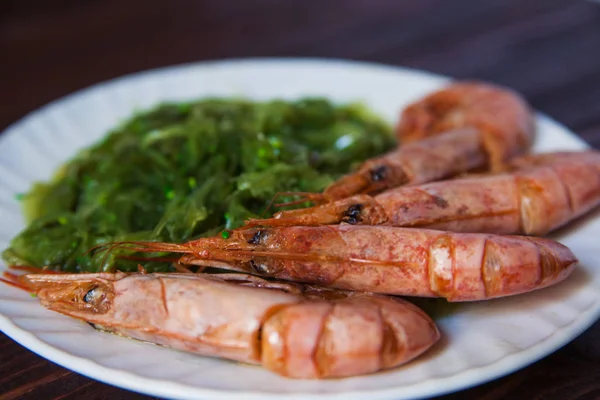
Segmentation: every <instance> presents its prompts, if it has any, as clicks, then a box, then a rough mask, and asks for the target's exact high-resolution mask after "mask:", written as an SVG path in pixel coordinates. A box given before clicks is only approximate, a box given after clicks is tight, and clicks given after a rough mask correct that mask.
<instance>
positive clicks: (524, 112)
mask: <svg viewBox="0 0 600 400" xmlns="http://www.w3.org/2000/svg"><path fill="white" fill-rule="evenodd" d="M396 132H397V136H398V137H399V139H400V141H401V142H402V144H403V145H402V146H401V147H399V148H397V149H396V150H393V151H392V152H390V153H387V154H385V155H383V156H380V157H376V158H373V159H370V160H368V161H366V162H365V163H364V164H362V165H361V166H360V167H359V168H358V170H356V171H355V172H353V173H350V174H349V175H346V176H344V177H342V178H340V179H339V180H338V181H336V182H334V183H333V184H332V185H330V186H329V187H328V188H326V189H325V191H324V192H323V193H301V195H302V196H303V197H302V199H300V200H298V201H296V202H294V203H300V202H304V201H306V200H310V201H312V202H313V203H315V204H323V203H327V202H331V201H335V200H340V199H344V198H346V197H350V196H352V195H355V194H375V193H378V192H381V191H384V190H386V189H390V188H393V187H396V186H401V185H406V184H419V183H426V182H431V181H435V180H440V179H444V178H449V177H453V176H456V175H459V174H461V173H464V172H468V171H472V170H486V169H489V170H492V171H498V170H500V169H502V168H503V166H504V163H505V162H506V161H507V160H509V159H510V158H511V157H514V156H517V155H519V154H522V153H525V152H527V151H528V150H529V149H530V147H531V145H532V143H533V138H534V134H535V125H534V119H533V115H532V113H531V111H530V109H529V106H528V105H527V104H526V103H525V101H524V100H523V99H522V98H521V97H519V96H518V95H517V94H516V93H514V92H512V91H509V90H508V89H503V88H500V87H498V86H494V85H490V84H486V83H478V82H459V83H454V84H451V85H449V86H448V87H446V88H445V89H442V90H440V91H438V92H435V93H433V94H431V95H429V96H427V97H425V98H424V99H422V100H420V101H418V102H416V103H414V104H412V105H410V106H409V107H407V108H406V110H405V111H404V112H403V114H402V118H401V120H400V122H399V124H398V126H397V129H396ZM294 203H288V204H294Z"/></svg>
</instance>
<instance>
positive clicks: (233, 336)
mask: <svg viewBox="0 0 600 400" xmlns="http://www.w3.org/2000/svg"><path fill="white" fill-rule="evenodd" d="M22 282H23V283H24V284H25V285H26V286H27V287H28V288H30V289H31V290H33V291H35V293H36V294H37V297H38V298H39V299H40V301H41V303H42V304H43V305H44V306H45V307H47V308H49V309H51V310H54V311H57V312H60V313H62V314H65V315H68V316H71V317H74V318H78V319H82V320H84V321H87V322H89V323H91V324H93V325H95V326H96V327H97V328H99V329H102V330H105V331H108V332H112V333H115V334H119V335H122V336H126V337H130V338H135V339H139V340H143V341H147V342H151V343H155V344H159V345H163V346H167V347H171V348H175V349H179V350H184V351H188V352H192V353H196V354H201V355H206V356H214V357H222V358H227V359H230V360H236V361H241V362H244V363H249V364H256V365H262V366H263V367H265V368H267V369H269V370H271V371H273V372H275V373H278V374H280V375H283V376H287V377H291V378H311V379H314V378H338V377H347V376H354V375H361V374H368V373H373V372H376V371H379V370H382V369H388V368H393V367H395V366H398V365H400V364H404V363H406V362H408V361H410V360H412V359H414V358H415V357H417V356H419V355H420V354H422V353H423V352H425V351H426V350H427V349H429V348H430V347H431V346H432V345H433V344H435V343H436V342H437V341H438V339H439V337H440V333H439V331H438V329H437V328H436V327H435V324H434V323H433V321H432V320H431V318H429V317H428V316H427V315H426V314H425V313H424V312H423V311H421V310H420V309H419V308H417V307H416V306H414V305H413V304H411V303H408V302H406V301H403V300H400V299H395V298H391V297H386V296H378V295H371V294H357V293H351V292H343V291H334V290H328V289H324V288H318V287H313V286H307V285H299V284H284V283H276V282H269V281H266V280H263V279H261V278H258V277H255V276H250V275H242V274H218V275H209V274H178V273H174V274H124V273H117V274H108V273H100V274H73V275H66V274H51V275H45V274H31V275H26V276H25V277H24V278H23V279H22Z"/></svg>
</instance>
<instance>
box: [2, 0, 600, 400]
mask: <svg viewBox="0 0 600 400" xmlns="http://www.w3.org/2000/svg"><path fill="white" fill-rule="evenodd" d="M259 56H261V57H262V56H284V57H290V56H310V57H336V58H350V59H358V60H367V61H376V62H382V63H387V64H393V65H403V66H409V67H414V68H421V69H425V70H429V71H434V72H438V73H442V74H447V75H451V76H454V77H459V78H467V77H470V78H480V79H486V80H490V81H494V82H497V83H501V84H505V85H509V86H512V87H514V88H516V89H517V90H519V91H521V92H522V93H524V94H525V95H526V96H527V98H528V99H529V101H530V102H531V103H532V104H533V105H534V107H536V108H537V109H539V110H541V111H543V112H545V113H547V114H549V115H551V116H552V117H554V118H555V119H557V120H558V121H560V122H562V123H564V124H566V125H567V126H568V127H569V128H571V129H572V130H573V131H575V132H577V133H578V134H579V135H581V137H582V138H583V139H585V140H586V141H587V142H588V143H590V144H591V145H593V146H594V147H596V148H599V147H600V4H595V3H593V2H588V1H582V0H581V1H580V0H535V1H532V0H528V1H522V0H510V1H504V0H503V1H500V0H499V1H494V0H492V1H485V2H484V1H480V0H468V1H445V0H419V1H414V0H351V1H337V0H336V1H334V0H324V1H310V0H287V1H283V0H245V1H233V0H231V1H225V0H212V1H207V0H196V1H193V0H189V1H185V0H179V1H158V0H87V1H78V0H54V1H43V0H3V1H1V2H0V129H2V128H4V127H5V126H7V125H8V124H10V123H12V122H13V121H15V120H17V119H19V118H20V117H22V116H23V115H25V114H26V113H27V112H29V111H32V110H34V109H35V108H37V107H39V106H41V105H43V104H45V103H47V102H49V101H51V100H53V99H56V98H59V97H61V96H63V95H65V94H68V93H70V92H72V91H75V90H77V89H80V88H83V87H85V86H88V85H90V84H93V83H96V82H100V81H103V80H106V79H110V78H114V77H117V76H119V75H123V74H127V73H131V72H136V71H140V70H144V69H149V68H154V67H160V66H166V65H171V64H177V63H184V62H191V61H198V60H206V59H220V58H230V57H259ZM599 347H600V323H596V325H594V326H593V327H592V328H591V329H590V330H588V331H587V332H586V333H584V334H583V335H582V336H581V337H580V338H578V339H576V340H575V341H574V342H573V343H571V344H569V345H568V346H566V347H565V348H563V349H561V350H559V351H557V352H556V353H555V354H553V355H551V356H549V357H547V358H546V359H544V360H542V361H540V362H538V363H536V364H534V365H532V366H530V367H527V368H525V369H523V370H521V371H518V372H516V373H514V374H512V375H510V376H507V377H505V378H502V379H499V380H497V381H494V382H491V383H488V384H485V385H482V386H479V387H477V388H473V389H469V390H466V391H463V392H460V393H457V394H452V395H449V396H446V397H443V399H445V400H458V399H487V400H495V399H508V398H510V399H521V398H523V399H545V400H547V399H560V400H562V399H580V400H583V399H600V350H599ZM15 398H23V399H78V398H86V399H143V398H148V397H145V396H142V395H138V394H134V393H131V392H127V391H124V390H121V389H118V388H115V387H111V386H107V385H104V384H101V383H98V382H95V381H93V380H90V379H88V378H86V377H83V376H81V375H79V374H76V373H73V372H70V371H67V370H65V369H63V368H61V367H59V366H56V365H54V364H52V363H50V362H48V361H46V360H44V359H42V358H40V357H39V356H37V355H35V354H33V353H31V352H29V351H28V350H26V349H24V348H22V347H21V346H20V345H18V344H16V343H15V342H13V341H11V340H10V339H8V338H7V337H6V336H4V335H1V336H0V399H3V400H7V399H15Z"/></svg>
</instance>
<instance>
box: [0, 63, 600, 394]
mask: <svg viewBox="0 0 600 400" xmlns="http://www.w3.org/2000/svg"><path fill="white" fill-rule="evenodd" d="M244 64H245V65H250V64H251V65H260V64H262V65H270V66H281V67H285V66H291V65H299V64H305V65H310V66H313V67H321V66H333V67H342V68H347V67H353V68H364V69H368V70H371V71H373V70H380V71H384V72H386V73H392V74H393V73H399V72H400V73H402V72H404V73H409V74H414V75H420V76H423V77H427V78H435V79H438V80H440V81H447V80H449V79H451V78H449V77H446V76H443V75H439V74H435V73H432V72H429V71H425V70H420V69H415V68H410V67H403V66H394V65H386V64H381V63H376V62H365V61H355V60H344V59H335V58H315V57H308V58H295V57H283V58H278V57H264V58H263V57H258V58H228V59H222V60H208V61H199V62H189V63H182V64H176V65H170V66H164V67H159V68H152V69H145V70H141V71H138V72H134V73H130V74H126V75H122V76H119V77H115V78H112V79H109V80H105V81H100V82H97V83H94V84H92V85H89V86H87V87H84V88H82V89H79V90H76V91H73V92H70V93H68V94H66V95H64V96H62V97H59V98H57V99H54V100H52V101H50V102H48V103H46V104H44V105H43V106H41V107H38V108H36V109H34V110H32V111H30V112H28V113H26V114H25V115H24V116H22V117H21V118H19V119H18V120H16V121H15V122H13V123H11V124H9V125H8V126H7V127H5V129H3V131H2V133H1V134H0V147H1V146H3V143H5V141H6V140H7V139H8V138H9V137H11V136H13V135H14V134H15V133H16V132H17V131H18V130H19V128H20V127H21V126H22V125H24V124H26V123H27V122H28V121H29V120H31V119H34V118H36V117H37V116H38V115H39V114H43V113H46V112H47V111H48V110H49V109H52V108H53V107H60V106H61V104H63V103H66V102H68V101H71V100H73V99H74V98H77V97H78V96H85V95H86V94H88V93H90V92H92V91H94V90H98V89H100V88H106V87H110V86H112V85H115V86H117V85H119V84H122V83H123V82H125V81H129V82H130V83H133V82H134V81H135V80H138V79H139V80H143V79H152V78H153V77H154V76H155V75H161V74H178V73H181V72H182V71H185V70H187V69H193V68H198V67H208V68H210V67H223V66H227V67H231V66H233V67H235V66H243V65H244ZM536 117H537V119H538V122H541V121H544V122H546V123H549V124H551V125H554V126H555V127H557V128H559V129H560V130H562V131H564V132H565V133H568V134H569V136H570V138H571V139H574V140H575V141H577V142H578V144H579V145H580V146H581V147H589V146H588V145H587V143H585V141H583V139H581V138H580V137H579V136H578V135H576V134H574V133H573V132H572V131H571V130H570V129H568V128H567V127H566V126H564V125H563V124H560V123H558V122H556V121H555V120H553V119H552V118H550V117H548V116H546V115H543V114H541V113H539V112H537V113H536ZM598 318H600V299H599V298H597V299H596V302H594V303H593V304H592V305H590V307H589V308H588V309H586V310H585V311H584V312H582V313H580V314H579V315H578V318H577V320H576V321H575V322H573V323H571V324H568V325H565V326H562V327H559V328H557V329H556V330H555V331H554V332H553V333H552V334H551V335H549V336H548V337H546V338H544V339H543V340H541V341H538V342H537V343H536V344H535V345H533V346H531V347H529V348H527V349H526V350H525V351H519V352H516V353H512V354H507V355H505V356H504V357H502V358H501V359H499V360H496V361H493V362H491V363H489V364H486V365H484V366H480V367H478V369H483V372H484V373H481V374H479V377H478V378H477V379H472V382H467V383H464V382H463V381H462V380H461V379H456V377H457V376H461V375H465V374H468V373H471V374H472V373H473V370H474V368H471V369H467V370H464V371H462V372H460V373H458V374H453V375H447V376H444V377H442V378H437V379H436V385H435V388H431V389H430V390H429V391H428V393H426V394H423V393H421V394H419V392H422V391H421V390H416V391H415V393H413V394H410V391H409V393H408V396H409V397H410V398H422V397H423V396H427V397H429V396H437V395H442V394H448V393H452V392H455V391H458V390H464V389H468V388H470V387H474V386H479V385H482V384H484V383H487V382H489V381H491V380H494V379H498V378H500V377H503V376H507V375H509V374H512V373H514V372H515V371H518V370H520V369H523V368H525V367H527V366H529V365H531V364H533V363H535V362H537V361H539V360H540V359H542V358H544V357H546V356H548V355H550V354H551V353H553V352H555V351H557V350H558V349H560V348H562V347H563V346H565V345H566V344H567V343H569V342H571V341H572V340H574V339H575V338H577V337H578V336H579V335H581V333H583V332H584V331H586V330H587V329H588V328H589V327H590V326H592V325H593V324H594V322H595V321H596V320H598ZM0 330H1V331H2V332H4V334H6V335H7V336H8V337H10V338H11V339H12V340H14V341H16V342H17V343H19V344H21V345H22V346H24V347H25V348H26V349H28V350H29V351H32V352H34V353H36V354H38V355H40V356H42V357H44V358H46V359H47V360H49V361H51V362H54V363H56V364H58V365H60V366H62V367H64V368H67V369H69V370H71V371H74V372H76V373H78V374H82V375H85V376H87V377H89V378H92V379H95V380H98V381H100V382H104V383H107V384H110V385H115V386H118V387H121V388H124V389H127V390H131V391H134V392H138V393H144V394H148V395H159V396H169V397H170V398H191V397H188V396H186V395H185V394H184V393H185V392H189V391H193V392H195V394H197V395H203V396H210V397H211V398H218V399H225V398H232V397H243V398H246V399H261V398H274V397H277V398H279V397H285V398H289V399H301V398H303V399H307V398H308V399H334V398H341V397H342V396H343V397H344V398H347V397H348V396H357V397H358V396H364V395H366V394H368V395H369V398H372V399H389V398H393V397H394V396H396V395H397V394H396V392H397V390H398V388H400V386H396V387H390V388H384V389H375V390H372V389H364V390H344V391H340V392H336V393H315V392H297V393H277V392H260V391H255V390H233V391H232V390H225V389H214V388H201V387H193V386H189V385H185V384H182V383H176V382H173V381H169V380H161V379H152V378H148V377H143V376H141V375H137V374H135V373H131V372H129V371H126V370H120V369H117V368H111V367H106V366H103V365H100V364H99V363H97V362H95V361H93V360H90V359H88V358H85V357H82V356H77V355H74V354H71V353H68V352H67V351H65V350H61V349H59V348H57V347H54V346H53V345H51V344H49V343H47V342H45V341H44V340H42V339H40V338H38V337H37V336H35V335H34V334H32V333H30V332H29V331H28V330H26V329H24V328H20V327H18V326H17V325H16V324H14V323H13V322H12V320H11V319H10V318H9V317H8V316H5V315H3V314H0ZM557 336H558V338H557ZM505 364H508V365H505ZM446 381H449V382H446ZM157 383H158V385H157ZM421 383H422V382H417V383H415V384H412V385H408V386H402V388H403V389H406V388H410V387H417V388H418V387H419V385H420V384H421ZM440 383H442V384H441V385H440ZM150 388H151V389H150ZM174 395H175V396H176V397H172V396H174Z"/></svg>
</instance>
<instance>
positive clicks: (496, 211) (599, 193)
mask: <svg viewBox="0 0 600 400" xmlns="http://www.w3.org/2000/svg"><path fill="white" fill-rule="evenodd" d="M507 169H508V170H509V171H512V172H508V173H505V174H497V175H488V176H485V175H484V176H479V177H474V178H466V179H453V180H449V181H440V182H433V183H428V184H423V185H413V186H404V187H398V188H395V189H390V190H388V191H386V192H383V193H381V194H379V195H377V196H373V197H371V196H368V195H357V196H352V197H349V198H346V199H342V200H338V201H335V202H332V203H327V204H324V205H320V206H317V207H311V208H305V209H299V210H289V211H282V212H279V213H276V214H275V216H274V217H273V218H270V219H263V220H260V219H256V220H249V221H248V222H247V225H249V226H257V225H263V226H294V225H325V224H337V223H340V222H346V223H350V224H362V225H377V224H384V225H391V226H414V227H427V228H433V229H441V230H449V231H454V232H489V233H499V234H527V235H539V236H542V235H545V234H547V233H548V232H550V231H552V230H554V229H557V228H559V227H561V226H563V225H564V224H566V223H568V222H569V221H572V220H573V219H575V218H577V217H580V216H581V215H583V214H585V213H587V212H589V211H590V210H592V209H593V208H595V207H597V206H598V205H599V204H600V152H597V151H581V152H558V153H548V154H539V155H531V156H525V157H522V158H517V159H515V160H514V161H513V162H512V163H510V164H508V166H507Z"/></svg>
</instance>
